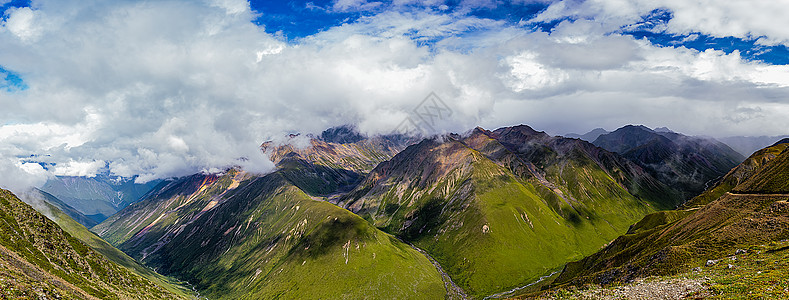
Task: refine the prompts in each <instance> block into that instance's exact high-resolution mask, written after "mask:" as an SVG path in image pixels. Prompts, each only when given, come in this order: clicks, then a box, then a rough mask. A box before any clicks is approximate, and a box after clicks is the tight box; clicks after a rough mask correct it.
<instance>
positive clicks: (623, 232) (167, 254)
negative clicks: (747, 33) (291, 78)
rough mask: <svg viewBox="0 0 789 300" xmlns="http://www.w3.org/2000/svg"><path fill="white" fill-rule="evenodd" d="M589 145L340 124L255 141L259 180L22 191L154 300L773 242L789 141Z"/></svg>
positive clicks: (339, 287)
mask: <svg viewBox="0 0 789 300" xmlns="http://www.w3.org/2000/svg"><path fill="white" fill-rule="evenodd" d="M594 135H595V136H594V139H593V140H592V141H591V142H589V141H587V140H584V139H591V138H592V137H593V135H591V134H590V135H585V136H583V137H581V138H572V137H561V136H551V135H548V134H546V133H545V132H541V131H536V130H534V129H532V128H531V127H529V126H526V125H518V126H512V127H503V128H499V129H496V130H486V129H484V128H480V127H478V128H475V129H473V130H471V131H469V132H467V133H464V134H446V135H442V136H434V137H431V138H421V139H418V138H413V137H406V136H401V135H389V136H372V137H370V136H365V135H363V134H360V133H359V132H358V131H356V129H355V128H354V127H352V126H342V127H338V128H332V129H329V130H326V131H325V132H323V133H322V134H321V135H319V136H306V139H305V137H301V136H298V135H291V137H290V138H291V140H290V141H285V142H283V143H275V142H266V143H263V144H262V145H261V150H262V151H263V152H264V153H266V154H267V155H268V157H269V158H270V159H271V160H272V162H274V164H275V165H276V169H275V170H274V171H273V172H271V173H268V174H253V173H248V172H245V171H243V170H241V169H238V168H229V169H227V170H225V171H223V172H221V173H198V174H193V175H190V176H185V177H181V178H171V179H166V180H160V181H155V182H150V183H146V184H137V183H135V182H134V180H133V179H122V178H120V179H119V178H115V179H113V178H111V177H108V176H97V177H94V178H84V177H57V178H55V179H53V180H50V182H48V183H47V184H46V185H45V186H44V187H43V188H42V189H41V190H32V191H30V192H28V193H26V194H23V195H22V198H23V200H25V202H27V203H30V204H31V205H33V207H34V208H35V209H36V210H38V211H40V212H42V213H43V214H45V215H46V216H47V217H48V218H49V219H51V220H54V221H55V223H51V222H50V223H49V225H46V224H45V225H36V226H39V227H41V228H50V229H47V233H46V234H49V235H51V234H52V233H51V232H57V235H58V236H57V237H52V238H55V239H60V240H64V241H71V240H74V241H76V242H79V244H75V243H71V242H69V243H70V245H71V248H75V249H76V248H79V247H82V246H84V247H86V248H85V249H88V250H89V251H88V252H86V253H94V252H95V253H98V254H99V256H96V257H98V258H103V259H104V261H103V262H102V263H104V264H106V265H107V266H108V267H106V268H110V269H112V270H114V271H113V272H119V273H118V274H124V275H122V276H123V278H127V277H128V278H132V279H129V280H130V281H128V282H139V285H138V286H137V287H136V288H144V287H145V289H148V292H150V293H143V292H141V293H140V297H139V298H150V299H156V298H178V297H182V298H183V297H187V298H188V297H192V296H193V295H192V293H191V291H190V290H189V289H191V288H194V289H195V290H196V291H197V292H199V295H200V296H201V297H207V298H210V299H231V298H232V299H261V298H265V299H268V298H303V297H305V296H306V295H309V297H314V298H368V299H378V298H387V299H392V298H394V299H410V298H420V299H423V298H424V299H440V298H444V299H483V298H503V297H511V296H518V295H519V294H520V293H523V292H524V291H527V290H529V291H533V290H534V289H535V288H539V287H541V286H544V287H546V288H557V287H558V288H563V287H566V286H568V285H578V284H584V283H589V282H595V283H602V284H610V283H613V282H620V281H627V280H632V279H634V278H641V277H643V276H650V275H654V274H668V273H671V272H679V271H683V270H687V269H688V268H690V267H692V266H695V265H696V264H698V262H699V261H702V260H703V259H707V258H714V257H716V256H717V255H721V253H724V252H727V251H729V250H730V248H731V247H732V245H736V244H737V243H740V242H743V241H745V242H747V243H756V242H767V241H772V240H775V239H777V238H780V237H781V236H782V234H783V233H782V232H784V231H783V229H780V228H783V227H781V226H783V225H780V224H783V223H780V222H783V221H781V219H780V218H779V219H775V218H774V217H775V216H774V214H773V215H770V213H774V212H776V211H779V212H780V211H782V209H783V208H782V207H783V206H781V205H782V204H781V203H784V202H781V201H784V200H781V199H783V198H781V197H783V194H785V193H789V191H785V190H786V189H787V186H786V180H785V176H786V175H785V174H787V173H788V172H789V171H787V170H785V169H786V163H785V162H786V161H787V157H789V154H787V151H785V149H786V145H789V144H786V143H784V142H787V141H781V142H778V143H776V144H775V145H773V146H771V147H768V148H766V149H764V150H760V151H757V152H756V153H754V154H753V155H752V156H750V157H749V158H748V159H745V158H744V157H742V156H741V155H740V154H739V153H737V152H736V151H734V150H733V149H732V148H730V147H729V146H727V145H725V144H723V143H721V142H719V141H717V140H714V139H711V138H705V137H691V136H685V135H682V134H679V133H676V132H673V131H671V130H669V129H668V128H656V129H654V130H653V129H650V128H647V127H644V126H634V125H628V126H625V127H622V128H619V129H617V130H615V131H613V132H608V131H605V130H602V129H601V130H597V132H595V134H594ZM6 197H7V198H9V199H16V198H15V197H14V196H13V195H10V194H9V195H7V196H6ZM64 199H65V200H64ZM17 201H18V200H17ZM9 203H12V204H13V203H15V202H13V201H11V202H9ZM20 203H21V202H20ZM775 203H778V204H775ZM25 205H26V204H24V203H21V204H18V205H17V204H14V205H12V206H11V207H13V208H14V209H17V210H19V208H18V207H28V208H29V206H25ZM775 205H778V206H775ZM773 206H775V207H773ZM767 208H769V211H765V209H767ZM113 211H117V212H113ZM734 212H736V213H734ZM105 213H106V214H105ZM702 213H703V214H702ZM12 214H18V212H17V211H11V212H7V213H6V215H8V216H12ZM107 214H109V215H107ZM22 215H24V216H26V217H24V218H25V219H26V218H28V217H27V216H31V214H30V213H28V214H27V215H25V214H22ZM105 216H108V217H107V218H106V219H103V221H101V222H100V223H99V224H96V223H97V221H98V220H101V219H102V218H104V217H105ZM36 218H38V219H41V218H40V217H36ZM759 218H761V219H759ZM44 219H46V218H44ZM743 220H750V221H752V220H756V221H755V223H748V224H745V223H743V222H745V221H743ZM771 220H772V221H771ZM776 220H777V222H779V223H769V222H773V221H776ZM23 221H24V220H22V221H20V220H16V222H23ZM47 221H48V220H47ZM7 222H10V221H7ZM40 222H46V221H40ZM765 222H766V223H765ZM37 224H38V223H37ZM41 224H43V223H41ZM732 224H734V225H732ZM737 224H739V225H737ZM743 224H744V225H743ZM765 224H767V225H765ZM769 224H773V225H775V224H778V226H779V227H776V228H778V229H775V230H773V229H769V230H768V229H767V227H765V226H768V225H769ZM735 225H736V226H735ZM751 225H752V226H754V227H747V226H751ZM86 226H88V227H90V226H92V228H91V231H92V232H91V231H88V229H87V228H86ZM737 226H740V227H737ZM14 228H15V227H14ZM27 228H28V229H27V230H34V229H35V228H32V227H27ZM58 230H59V231H58ZM749 230H750V231H753V232H757V233H758V234H754V233H743V232H746V231H749ZM765 230H766V232H764V233H761V232H763V231H765ZM770 230H773V231H770ZM776 230H777V231H776ZM12 231H13V230H12ZM740 231H743V232H740ZM6 232H7V233H8V232H9V231H6ZM94 232H95V234H94ZM32 235H35V233H32ZM61 236H64V237H61ZM70 237H71V238H70ZM3 238H4V239H6V240H8V241H14V240H16V239H17V237H14V236H13V235H7V236H3ZM70 239H71V240H70ZM6 244H7V245H11V242H6ZM6 244H3V245H6ZM75 245H76V246H75ZM79 245H82V246H79ZM4 247H8V246H4ZM32 247H33V248H39V247H48V246H46V245H44V244H40V242H39V244H34V246H32ZM58 247H60V248H63V247H65V245H61V246H58ZM8 249H11V248H10V247H9V248H8ZM31 249H32V248H31ZM64 249H67V247H66V248H64ZM79 249H82V248H79ZM601 249H602V250H601ZM10 251H12V252H13V251H15V253H17V254H16V255H22V256H20V257H22V258H21V259H16V261H15V262H13V264H16V265H19V264H20V263H23V261H27V262H28V263H31V262H32V263H33V264H35V261H34V258H32V257H27V256H24V255H26V254H24V253H22V252H24V251H28V252H30V251H29V250H20V249H16V248H14V249H11V250H10ZM20 251H22V252H20ZM69 251H70V250H68V249H67V250H65V252H64V253H71V252H69ZM90 251H93V252H90ZM121 251H122V252H121ZM83 252H84V251H83ZM9 253H10V252H9ZM20 253H22V254H20ZM47 253H49V252H47ZM48 255H50V256H51V255H55V254H53V253H50V254H48ZM69 255H70V254H68V255H67V258H57V257H56V256H51V257H50V256H47V259H49V260H52V259H53V258H54V259H61V260H64V261H68V259H69V258H68V257H71V256H69ZM75 257H76V256H75ZM574 261H575V262H574ZM6 262H8V261H6ZM568 262H569V263H568ZM78 265H79V263H78ZM88 265H89V266H90V263H88ZM39 268H40V269H41V270H42V271H39V272H38V273H36V274H39V275H36V276H39V277H36V278H39V279H40V278H41V277H40V274H44V273H42V272H49V274H50V275H51V276H52V277H50V278H53V280H54V281H51V282H55V281H58V280H60V281H63V282H67V283H70V284H76V283H74V282H81V283H80V284H82V285H76V287H77V288H74V289H64V288H63V286H62V285H57V284H55V287H52V286H49V287H47V288H48V289H49V290H47V288H45V289H44V291H45V292H43V294H44V295H49V296H51V295H54V294H57V295H61V294H63V295H66V294H68V295H72V296H71V297H72V298H81V297H98V298H112V296H109V295H111V294H114V293H116V290H119V289H123V288H125V287H124V286H123V285H119V283H117V282H102V281H101V280H105V279H103V277H101V275H91V276H89V277H90V278H88V279H74V278H73V276H70V275H68V274H70V273H68V272H67V273H58V272H57V271H53V270H60V269H61V267H55V268H54V269H52V268H49V269H47V268H45V267H41V266H39ZM20 270H21V269H20ZM91 270H93V269H91ZM12 271H13V273H8V272H7V274H6V276H7V277H8V278H15V279H16V278H20V279H21V281H17V282H27V283H26V284H21V285H15V288H20V289H21V290H26V291H28V292H27V293H37V292H36V291H39V290H40V287H41V285H40V284H34V282H36V280H31V279H30V278H27V279H24V278H25V277H24V276H23V275H24V274H28V273H24V272H22V273H20V272H21V271H18V270H17V269H13V270H12ZM81 272H82V271H81ZM90 272H95V271H88V273H90ZM88 273H85V272H82V274H88ZM30 274H32V273H30ZM28 275H29V274H28ZM48 276H49V275H48ZM58 278H59V279H58ZM25 280H27V281H25ZM86 280H87V281H86ZM91 280H92V281H91ZM97 280H98V281H97ZM135 280H136V281H135ZM86 282H91V283H90V284H86ZM122 282H127V281H122ZM537 283H539V284H537ZM186 286H189V288H186ZM89 287H101V288H102V290H98V291H94V290H91V288H89ZM30 291H33V292H30ZM47 291H55V292H47ZM134 291H135V289H134V288H130V289H127V290H126V291H118V292H117V293H119V294H118V295H129V293H134ZM69 293H70V294H69ZM124 293H126V294H124ZM39 294H40V293H39ZM0 295H5V294H2V293H0ZM74 295H77V296H74ZM79 295H82V296H79ZM85 295H88V296H85ZM91 295H92V296H91ZM67 298H68V297H67ZM120 298H125V296H121V297H120Z"/></svg>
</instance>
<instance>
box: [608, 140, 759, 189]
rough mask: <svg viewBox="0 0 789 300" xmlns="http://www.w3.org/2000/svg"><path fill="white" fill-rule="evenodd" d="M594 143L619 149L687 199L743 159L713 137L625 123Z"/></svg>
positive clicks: (613, 149) (620, 152)
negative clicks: (625, 124) (689, 134)
mask: <svg viewBox="0 0 789 300" xmlns="http://www.w3.org/2000/svg"><path fill="white" fill-rule="evenodd" d="M593 144H595V145H597V146H599V147H602V148H604V149H606V150H609V151H612V152H616V153H619V154H620V155H622V156H623V157H625V158H627V159H629V160H631V161H633V162H635V163H636V164H638V165H640V166H641V167H643V168H644V169H645V170H647V171H648V172H649V173H650V174H651V175H652V176H654V177H655V178H657V179H658V180H660V181H661V182H663V183H664V184H666V185H668V186H671V187H674V188H676V189H677V190H679V191H680V193H681V194H682V196H683V198H684V199H686V200H687V199H690V198H693V197H695V196H696V195H698V194H699V193H701V192H702V191H704V190H705V189H706V188H707V187H708V186H709V185H710V184H713V183H714V182H715V181H716V180H718V179H719V178H720V177H721V176H723V175H724V174H726V173H727V172H728V171H729V170H731V169H732V168H733V167H735V166H737V164H739V163H741V162H742V161H743V160H745V157H743V156H742V155H741V154H739V153H737V152H736V151H734V150H733V149H731V148H730V147H729V146H727V145H726V144H723V143H721V142H719V141H717V140H715V139H712V138H708V137H692V136H686V135H683V134H679V133H675V132H673V131H670V130H664V131H654V130H652V129H650V128H648V127H646V126H643V125H637V126H635V125H627V126H624V127H622V128H619V129H617V130H615V131H614V132H611V133H608V134H603V135H601V136H600V137H598V138H597V139H596V140H595V141H594V142H593Z"/></svg>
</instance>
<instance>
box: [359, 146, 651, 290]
mask: <svg viewBox="0 0 789 300" xmlns="http://www.w3.org/2000/svg"><path fill="white" fill-rule="evenodd" d="M453 143H455V144H453ZM458 148H461V149H458ZM407 151H408V150H407ZM410 151H415V150H413V149H412V150H410ZM430 152H432V153H437V154H435V155H436V157H441V159H443V160H444V162H447V163H448V164H449V167H446V168H450V169H452V170H450V171H448V172H447V173H446V174H444V173H440V172H441V170H442V169H443V168H444V166H435V165H431V162H430V161H429V159H428V160H426V161H425V162H416V163H415V164H416V165H418V166H419V167H418V168H417V170H421V171H418V172H416V173H412V174H418V173H419V172H422V175H421V176H422V177H421V179H418V178H405V177H401V176H406V175H403V174H399V173H393V172H396V171H391V170H388V171H380V172H381V173H382V174H383V173H387V174H389V175H391V176H392V177H391V178H388V179H386V181H385V182H381V183H378V184H377V186H376V187H372V186H369V184H370V183H369V182H368V183H367V184H368V186H362V187H360V189H359V191H360V192H362V193H363V192H368V194H366V195H365V196H363V197H361V198H360V199H361V201H356V202H355V203H348V204H349V205H350V207H351V208H352V209H354V210H356V211H359V213H361V214H362V216H365V217H367V218H370V219H371V221H372V222H374V223H375V224H376V225H377V226H379V227H381V228H384V229H386V230H387V231H389V232H392V233H395V234H398V235H400V236H402V237H403V238H405V239H407V240H411V241H413V242H414V243H415V244H416V245H417V246H419V247H421V248H424V249H425V250H427V251H428V252H429V253H430V254H431V256H433V257H434V258H435V259H436V260H438V261H439V262H440V263H441V265H442V266H443V267H444V269H445V270H446V271H447V273H449V274H450V276H452V278H453V279H454V280H455V282H456V283H457V284H459V285H460V286H461V287H463V288H464V289H466V291H467V292H468V293H469V294H470V295H472V296H474V297H479V298H481V297H484V296H487V295H490V294H493V293H496V292H501V291H505V290H509V289H512V288H514V287H518V286H522V285H525V284H527V283H529V282H531V281H534V280H536V279H537V278H539V277H540V276H542V275H544V274H546V273H550V272H551V271H552V270H556V269H558V268H561V266H562V265H563V264H564V263H566V262H567V261H570V260H573V259H577V258H580V257H583V256H584V255H588V254H589V253H592V252H594V251H596V250H597V249H599V247H600V246H602V245H604V244H605V243H607V242H608V241H610V240H611V239H613V238H615V237H616V236H618V235H619V234H622V233H623V232H624V231H626V230H627V227H628V226H629V225H630V224H632V223H633V222H635V221H636V220H638V219H639V218H640V217H642V216H643V215H645V214H647V213H649V212H652V211H654V210H653V209H652V208H651V207H649V206H648V205H646V204H645V203H644V202H642V201H639V200H637V199H635V198H634V197H633V196H632V195H630V194H628V193H627V191H626V190H624V189H623V188H622V187H621V186H619V185H618V184H617V183H616V182H614V181H613V180H612V179H611V178H610V177H609V176H607V174H606V173H605V172H603V171H602V170H600V169H599V168H598V167H597V165H596V164H588V163H583V162H581V163H579V164H568V165H565V166H564V168H563V171H562V172H558V171H557V172H555V175H556V176H557V178H556V179H558V180H563V181H566V182H569V184H568V185H567V186H572V187H573V188H575V189H584V190H583V191H581V190H575V191H565V193H569V192H572V193H573V194H576V195H579V194H581V193H583V194H588V195H600V196H599V197H597V196H592V197H590V199H582V202H583V203H581V202H574V203H572V206H571V204H570V203H568V202H565V201H566V200H564V199H562V198H560V197H559V196H557V195H556V194H554V193H553V192H551V191H550V190H547V189H546V188H545V187H542V186H540V190H538V189H537V188H535V185H534V184H533V182H529V181H525V180H523V179H522V178H520V177H517V176H515V175H514V174H512V172H510V171H509V170H508V169H506V168H503V167H501V166H499V165H497V164H495V163H493V162H492V161H490V160H489V159H487V158H486V157H485V156H483V155H482V154H480V153H479V152H477V151H476V150H473V149H469V148H466V147H465V145H462V144H460V143H458V142H448V143H445V144H443V145H439V146H436V147H435V148H431V150H430ZM431 155H433V154H431ZM392 164H393V165H399V164H400V163H399V162H392ZM437 172H439V173H437ZM374 173H375V171H374ZM560 173H561V174H560ZM435 174H440V175H435ZM432 175H435V176H436V177H437V180H436V181H435V182H431V181H430V180H429V179H425V178H426V177H428V178H429V177H430V176H432ZM373 176H375V174H374V175H373ZM578 177H583V178H578ZM416 181H418V182H426V181H427V182H430V184H428V185H425V186H419V185H418V184H417V183H416ZM581 181H583V182H584V184H578V183H579V182H581ZM588 181H593V182H595V183H594V184H585V183H587V182H588ZM535 184H536V183H535ZM579 186H581V187H579ZM404 187H407V188H404ZM352 197H354V196H353V195H352ZM483 228H487V229H486V230H485V229H483ZM485 231H487V232H485Z"/></svg>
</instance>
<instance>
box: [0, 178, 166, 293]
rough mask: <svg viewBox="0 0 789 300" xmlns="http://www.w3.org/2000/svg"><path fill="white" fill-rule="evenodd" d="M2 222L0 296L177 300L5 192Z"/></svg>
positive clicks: (2, 193)
mask: <svg viewBox="0 0 789 300" xmlns="http://www.w3.org/2000/svg"><path fill="white" fill-rule="evenodd" d="M0 222H2V223H3V225H2V226H0V253H2V254H1V255H0V279H2V280H0V298H3V299H19V298H30V299H32V298H65V299H96V298H101V299H165V298H167V299H175V298H180V297H179V296H178V295H176V294H172V293H170V292H169V291H167V290H166V289H164V288H162V287H159V286H157V285H156V284H153V283H152V282H150V281H148V280H146V279H144V278H142V277H140V276H137V275H135V274H133V273H132V272H130V271H129V270H127V269H125V268H123V267H120V266H118V265H116V264H114V263H112V262H110V261H108V260H107V259H106V258H105V257H104V256H103V255H102V254H99V253H98V252H96V251H94V250H93V249H91V247H89V246H87V245H85V244H84V243H82V242H81V241H79V240H78V239H76V238H74V237H72V236H71V235H70V234H69V233H67V232H65V231H64V230H63V229H61V228H60V227H59V226H58V225H57V224H55V223H54V222H52V221H50V220H49V219H47V217H45V216H43V215H41V214H40V213H38V212H37V211H36V210H34V209H33V208H32V207H30V206H29V205H28V204H25V203H24V202H22V201H20V200H19V199H18V198H17V197H16V196H14V195H13V194H11V193H10V192H8V191H6V190H0ZM75 224H76V223H75ZM77 225H78V224H77Z"/></svg>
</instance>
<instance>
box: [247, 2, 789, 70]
mask: <svg viewBox="0 0 789 300" xmlns="http://www.w3.org/2000/svg"><path fill="white" fill-rule="evenodd" d="M502 2H503V3H499V4H496V5H484V4H479V5H463V4H461V3H460V1H447V3H446V4H445V5H447V7H446V8H444V9H440V8H438V7H437V6H435V7H432V8H433V9H435V10H438V11H441V12H443V13H447V14H452V13H459V14H463V15H468V16H475V17H479V18H486V19H492V20H500V21H505V22H507V23H508V24H510V25H512V26H522V27H525V28H531V29H532V30H535V31H546V32H550V30H551V29H552V28H553V27H554V26H556V25H557V24H558V23H559V22H561V21H564V20H573V19H574V18H572V17H568V18H563V19H560V20H554V21H548V22H528V21H529V20H531V19H532V18H534V17H535V16H537V15H538V14H539V13H540V12H543V11H544V10H545V9H546V8H548V6H549V3H545V2H534V3H518V4H513V3H510V2H505V1H502ZM250 4H251V7H252V9H253V10H255V11H257V12H258V13H260V17H258V18H257V19H256V20H255V23H256V24H259V25H262V26H265V27H266V30H267V31H269V32H272V33H276V32H281V33H282V35H283V36H284V37H285V38H287V39H289V40H294V41H297V40H298V39H299V38H303V37H305V36H309V35H312V34H315V33H318V32H320V31H324V30H327V29H329V28H331V27H334V26H338V25H342V24H344V23H352V22H355V21H356V20H358V19H359V18H360V17H363V16H370V15H374V14H376V13H380V12H382V11H385V10H388V9H389V10H391V9H395V10H401V11H412V10H420V9H424V8H425V7H424V6H421V5H410V6H400V7H393V5H392V4H391V3H386V4H382V5H380V6H377V7H375V8H372V9H370V10H360V11H359V10H351V11H333V10H332V5H333V4H334V1H329V0H323V1H250ZM428 7H430V6H428ZM672 17H673V14H672V12H671V11H669V10H666V9H658V10H654V11H652V12H650V13H649V14H645V15H643V16H641V18H642V19H641V20H639V21H638V22H635V23H633V24H632V25H631V26H627V27H625V28H622V29H621V30H617V31H614V32H615V33H618V34H626V35H632V36H634V37H636V38H646V39H648V40H649V41H650V42H652V43H654V44H656V45H660V46H663V47H687V48H690V49H694V50H698V51H704V50H707V49H715V50H721V51H724V52H725V53H732V52H733V51H739V52H740V53H741V55H742V56H743V57H744V58H746V59H749V60H755V61H760V62H764V63H768V64H778V65H786V64H789V48H787V47H786V46H785V45H774V46H766V45H758V44H757V43H756V41H757V40H758V39H759V38H760V37H759V36H756V37H751V38H738V37H731V36H728V37H715V36H711V35H708V34H704V33H700V32H690V33H686V34H676V33H668V32H665V31H663V30H661V29H660V27H661V26H663V25H665V24H666V23H668V22H669V21H670V20H671V18H672ZM470 33H471V32H470Z"/></svg>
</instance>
